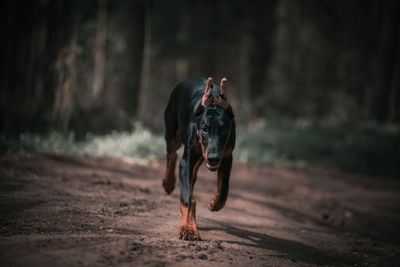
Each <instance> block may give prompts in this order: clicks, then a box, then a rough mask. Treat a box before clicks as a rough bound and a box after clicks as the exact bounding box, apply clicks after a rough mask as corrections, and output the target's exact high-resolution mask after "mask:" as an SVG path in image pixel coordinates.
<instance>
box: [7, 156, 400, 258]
mask: <svg viewBox="0 0 400 267" xmlns="http://www.w3.org/2000/svg"><path fill="white" fill-rule="evenodd" d="M163 169H164V162H157V161H156V162H153V163H151V164H150V165H149V166H146V167H144V166H138V165H136V164H134V163H129V162H128V161H126V160H122V159H118V158H100V159H96V158H90V157H78V156H68V155H39V156H31V157H21V156H7V157H3V158H0V179H1V180H0V196H1V202H0V206H1V210H0V211H1V213H0V221H1V225H0V227H1V228H0V266H109V265H116V266H140V265H149V266H165V265H166V266H189V264H190V265H193V264H196V265H198V266H226V265H231V264H233V265H237V266H243V265H250V266H261V265H263V266H315V265H330V266H337V265H339V266H342V265H351V266H367V265H368V266H395V265H398V264H399V263H400V233H399V227H400V193H399V192H400V180H391V179H387V178H385V179H382V178H377V177H375V178H368V177H362V176H355V175H349V174H342V173H339V172H335V171H323V170H308V171H299V170H291V169H286V168H262V167H254V166H253V167H249V166H245V165H240V164H235V165H234V167H233V171H232V178H231V190H230V195H229V199H228V202H227V206H226V207H225V208H224V209H223V210H222V211H220V212H218V213H211V212H210V211H208V209H207V205H208V202H209V201H210V200H211V198H212V196H213V193H214V190H215V184H216V178H215V173H211V172H209V171H207V170H206V169H205V168H203V167H202V168H201V169H200V173H199V178H198V181H197V184H196V187H195V193H196V199H197V203H198V204H197V208H198V211H197V214H198V224H199V230H200V234H201V236H202V239H203V241H199V242H188V241H181V240H179V239H178V238H177V237H178V228H179V224H180V214H179V200H178V199H179V198H178V191H179V190H177V189H176V190H175V191H174V193H173V194H172V195H171V196H167V195H166V194H165V193H164V191H163V189H162V187H161V175H162V172H163Z"/></svg>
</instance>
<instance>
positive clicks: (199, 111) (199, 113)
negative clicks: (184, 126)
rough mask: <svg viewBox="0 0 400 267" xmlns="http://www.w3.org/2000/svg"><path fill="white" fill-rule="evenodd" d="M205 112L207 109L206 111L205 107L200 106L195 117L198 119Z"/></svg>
mask: <svg viewBox="0 0 400 267" xmlns="http://www.w3.org/2000/svg"><path fill="white" fill-rule="evenodd" d="M204 110H205V109H204V107H203V105H199V107H198V108H197V110H196V112H195V113H194V115H195V116H196V117H198V116H199V115H201V114H203V112H204Z"/></svg>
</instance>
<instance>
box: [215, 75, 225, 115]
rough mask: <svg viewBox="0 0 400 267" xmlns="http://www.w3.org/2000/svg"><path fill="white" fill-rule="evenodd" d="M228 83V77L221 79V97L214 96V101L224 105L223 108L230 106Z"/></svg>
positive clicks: (221, 105)
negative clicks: (227, 94)
mask: <svg viewBox="0 0 400 267" xmlns="http://www.w3.org/2000/svg"><path fill="white" fill-rule="evenodd" d="M227 83H228V79H227V78H226V77H224V78H222V79H221V82H220V84H219V85H220V89H221V91H220V94H219V98H218V99H217V98H216V97H214V98H213V101H214V103H215V104H217V105H218V106H220V107H222V108H223V109H227V108H228V97H227V96H226V93H227V88H228V86H227Z"/></svg>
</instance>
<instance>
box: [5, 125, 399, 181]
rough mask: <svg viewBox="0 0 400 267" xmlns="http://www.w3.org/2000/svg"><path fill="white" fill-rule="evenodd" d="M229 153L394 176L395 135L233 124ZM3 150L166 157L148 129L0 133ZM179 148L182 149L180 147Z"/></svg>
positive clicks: (277, 162) (157, 138) (160, 137)
mask: <svg viewBox="0 0 400 267" xmlns="http://www.w3.org/2000/svg"><path fill="white" fill-rule="evenodd" d="M236 132H237V139H236V148H235V151H234V158H235V160H237V161H240V162H244V163H247V162H251V163H261V164H267V165H274V166H279V165H289V166H293V167H298V168H303V167H308V166H310V165H311V164H313V165H318V164H320V165H321V164H323V165H332V166H336V167H339V168H341V169H343V170H348V171H354V172H361V173H367V174H371V175H388V176H399V174H400V167H399V165H400V164H399V162H400V149H399V148H400V135H399V131H398V129H395V130H393V129H392V130H389V129H387V128H383V127H378V126H374V127H358V128H356V127H344V126H320V125H309V126H307V127H297V126H296V124H294V123H289V122H286V123H285V122H275V123H274V122H272V123H271V122H269V123H266V124H264V125H263V126H261V127H258V128H252V129H250V128H247V127H244V126H238V128H237V131H236ZM0 149H1V151H2V154H11V153H17V154H34V153H48V152H50V153H51V152H58V153H59V152H61V153H70V154H79V155H92V156H107V155H113V156H120V157H129V158H132V159H133V160H135V161H137V162H139V163H146V162H147V161H148V160H151V159H154V158H164V157H165V142H164V138H163V135H162V134H154V133H152V132H151V131H149V130H147V129H138V130H135V131H132V132H113V133H111V134H108V135H93V134H87V135H86V136H85V137H83V138H77V137H76V136H75V135H74V133H69V134H67V135H65V134H61V133H58V132H52V133H50V134H47V135H37V134H30V133H24V134H21V135H20V136H19V137H17V138H5V137H4V136H0ZM181 150H182V149H181Z"/></svg>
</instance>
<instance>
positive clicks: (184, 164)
mask: <svg viewBox="0 0 400 267" xmlns="http://www.w3.org/2000/svg"><path fill="white" fill-rule="evenodd" d="M226 92H227V79H226V78H222V79H221V82H220V87H218V86H216V85H215V84H213V79H212V78H211V77H210V78H208V79H205V78H191V79H188V80H186V81H184V82H182V83H180V84H178V85H177V86H176V87H175V89H174V90H173V91H172V93H171V96H170V99H169V102H168V105H167V107H166V109H165V114H164V115H165V116H164V118H165V141H166V143H167V167H166V170H165V173H164V175H163V178H162V185H163V187H164V189H165V191H166V192H167V194H171V192H172V191H173V190H174V188H175V180H176V178H175V165H176V160H177V154H176V151H177V150H178V149H179V147H180V146H181V144H183V145H184V152H183V156H182V159H181V161H180V164H179V187H180V209H181V214H182V223H181V226H180V230H179V238H180V239H183V240H201V238H200V235H199V232H198V229H197V223H196V200H195V198H194V195H193V189H194V184H195V182H196V178H197V171H198V169H199V167H200V165H201V164H202V162H203V161H205V162H206V165H207V168H208V169H209V170H210V171H213V172H215V171H217V177H218V178H217V179H218V180H217V190H216V192H215V195H214V198H213V199H212V201H211V202H210V204H209V205H208V209H209V210H210V211H218V210H220V209H222V208H223V207H224V206H225V202H226V200H227V197H228V190H229V177H230V173H231V168H232V151H233V149H234V147H235V137H236V130H235V120H234V117H235V116H234V114H233V111H232V107H231V106H230V105H229V104H228V100H227V95H226Z"/></svg>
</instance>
